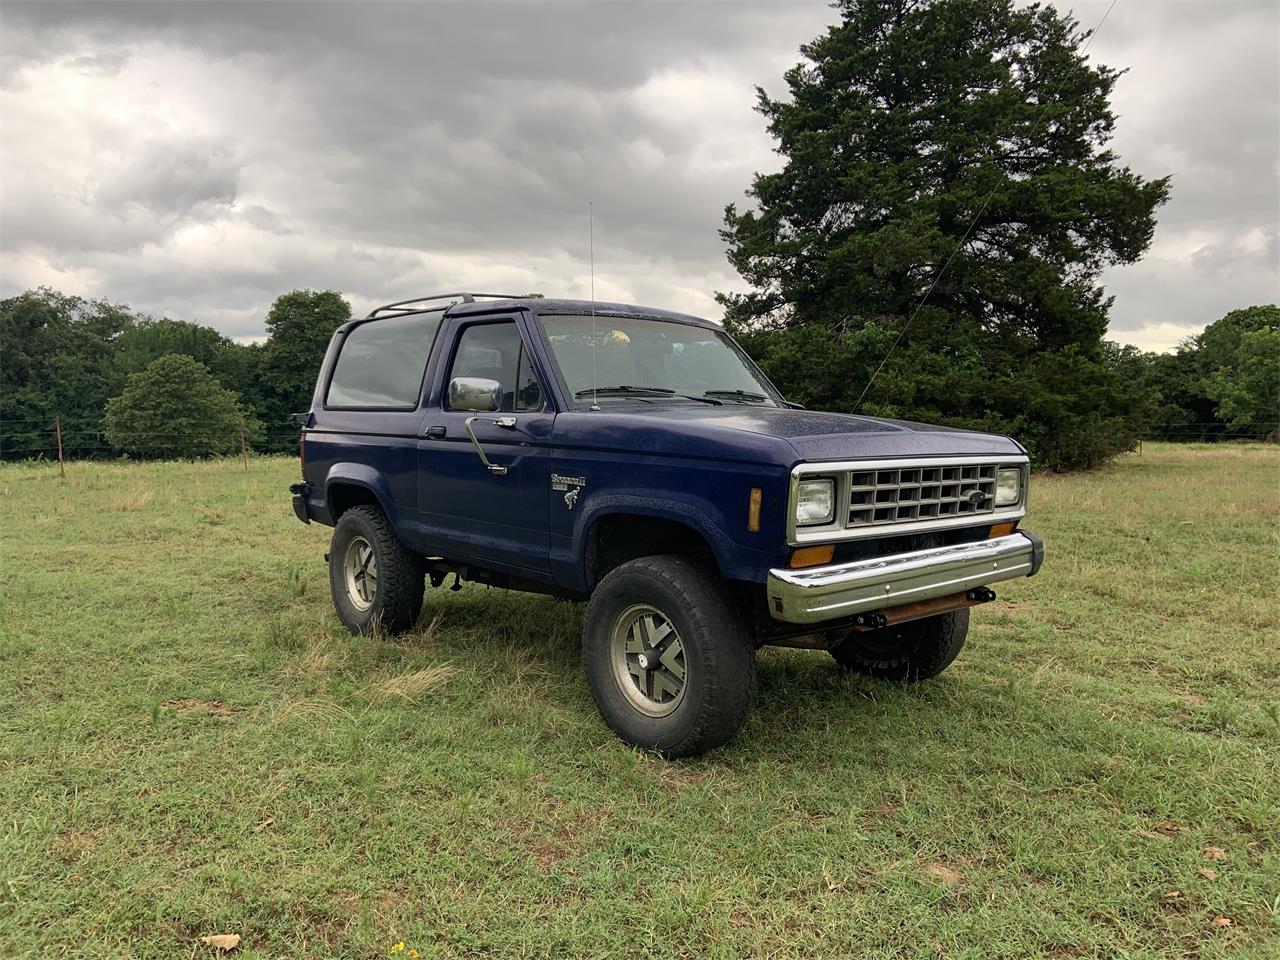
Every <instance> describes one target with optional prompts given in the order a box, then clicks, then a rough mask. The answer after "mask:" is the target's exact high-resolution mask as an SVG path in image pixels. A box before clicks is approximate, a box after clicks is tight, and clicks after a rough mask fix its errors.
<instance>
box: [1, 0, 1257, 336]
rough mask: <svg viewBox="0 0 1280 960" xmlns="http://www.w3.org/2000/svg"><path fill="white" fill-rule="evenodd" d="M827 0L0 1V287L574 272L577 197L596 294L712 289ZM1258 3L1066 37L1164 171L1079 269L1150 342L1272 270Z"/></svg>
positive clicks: (189, 291)
mask: <svg viewBox="0 0 1280 960" xmlns="http://www.w3.org/2000/svg"><path fill="white" fill-rule="evenodd" d="M1105 9H1106V6H1105V2H1104V0H1083V2H1081V3H1080V4H1078V5H1077V14H1078V16H1079V18H1080V19H1081V21H1082V22H1084V23H1086V24H1091V23H1095V22H1096V21H1097V19H1098V18H1099V17H1100V16H1101V15H1102V12H1103V11H1104V10H1105ZM834 16H835V14H834V13H833V12H832V11H831V10H829V9H827V8H826V6H825V5H824V4H822V3H821V2H817V0H815V2H799V0H798V2H794V3H785V4H779V3H748V4H742V3H712V2H701V3H630V4H618V3H595V4H586V3H568V4H560V3H508V4H489V3H466V4H440V3H432V4H405V3H392V4H366V3H361V4H346V3H326V4H302V3H270V4H241V3H212V4H208V3H167V4H151V3H143V4H122V3H110V4H83V5H69V4H61V3H59V4H32V5H24V4H16V3H6V4H5V6H4V9H3V30H2V31H0V111H2V112H3V118H4V137H5V146H6V149H5V152H4V158H3V160H2V161H0V173H2V174H3V177H4V182H5V184H6V189H5V191H4V199H3V208H2V209H0V254H2V255H3V257H4V264H5V267H4V271H3V279H2V280H0V292H3V293H10V292H13V291H14V290H17V289H21V288H24V287H26V286H31V285H35V284H37V283H50V284H51V285H55V286H61V287H63V288H65V289H68V290H74V291H76V292H83V293H88V294H91V295H102V296H108V297H111V298H114V299H119V300H123V301H126V302H129V303H131V304H133V305H135V306H137V307H139V308H141V309H146V310H149V311H152V312H169V313H170V314H172V315H175V316H182V317H197V318H199V319H201V320H202V321H204V322H208V323H212V324H213V325H215V326H217V327H219V328H220V329H222V330H224V331H225V332H227V333H229V334H231V335H235V336H253V335H256V334H260V333H261V331H262V318H263V316H264V315H265V312H266V308H267V307H268V306H269V304H270V301H271V299H272V298H273V297H274V296H275V295H277V294H278V293H280V292H283V291H284V290H288V289H291V288H293V287H296V286H310V287H334V288H338V289H341V290H343V291H344V292H345V293H347V294H348V296H350V297H351V298H352V299H353V301H354V302H355V304H356V306H357V308H361V307H364V306H368V305H369V304H370V303H372V302H375V301H381V300H391V299H397V298H399V297H402V296H411V295H414V294H420V293H422V292H428V291H430V290H432V289H436V288H454V287H457V286H459V285H471V286H478V287H483V288H491V287H502V286H506V287H508V288H509V289H512V290H516V291H524V290H528V289H541V290H545V291H546V292H548V293H552V294H568V295H573V294H582V293H585V291H586V281H587V269H586V262H585V260H586V217H585V213H586V204H587V201H588V200H592V201H593V203H594V207H595V216H596V266H597V269H596V290H597V294H598V295H600V296H602V297H616V298H621V299H633V300H639V301H645V302H652V303H655V304H658V305H663V306H669V307H675V308H677V309H687V310H692V311H693V312H701V313H703V314H709V315H712V316H715V315H717V308H716V307H715V305H714V303H713V302H712V301H711V298H710V294H711V292H712V291H713V290H714V289H726V288H735V287H737V286H738V285H739V284H738V280H737V278H736V276H735V275H734V274H733V272H732V270H731V269H730V268H729V267H728V265H727V263H726V261H725V259H724V248H723V244H722V242H721V241H720V239H719V238H718V236H717V229H718V227H719V225H720V214H721V211H722V209H723V207H724V205H725V204H726V203H728V202H732V201H740V200H741V199H742V193H743V190H744V189H745V188H746V186H747V185H748V183H749V182H750V177H751V174H752V172H753V171H755V170H759V169H764V168H770V167H773V166H775V165H776V164H777V162H778V161H777V158H776V157H775V156H774V155H773V154H772V153H771V152H770V151H771V142H770V141H769V139H768V138H767V136H766V135H765V133H764V129H763V122H762V120H761V118H760V117H759V116H758V115H756V114H754V113H753V111H752V106H753V102H754V95H753V89H752V87H753V84H756V83H762V84H763V85H765V86H766V87H767V88H769V89H770V90H771V91H774V92H781V91H782V89H783V84H782V81H781V74H782V71H783V70H784V69H785V68H786V67H788V66H790V65H792V64H793V63H794V62H795V61H796V59H797V47H798V45H799V44H800V43H802V42H804V41H805V40H808V39H810V38H812V37H813V36H814V35H816V34H817V33H818V32H819V31H820V30H821V29H822V27H823V25H824V24H826V23H829V22H831V21H832V20H833V19H834ZM1277 25H1278V22H1277V14H1276V12H1275V10H1274V8H1273V7H1272V6H1271V5H1270V4H1267V3H1228V4H1222V3H1209V2H1204V3H1173V4H1163V5H1156V4H1152V3H1140V2H1130V3H1121V4H1120V5H1119V6H1118V7H1117V8H1116V10H1115V11H1114V12H1113V13H1112V14H1111V17H1110V19H1109V20H1108V22H1107V24H1106V25H1105V27H1104V29H1103V31H1102V32H1101V33H1100V34H1099V36H1098V38H1097V40H1096V42H1095V44H1094V47H1093V49H1092V51H1091V53H1092V54H1093V55H1094V56H1096V57H1097V58H1098V59H1100V60H1101V61H1102V62H1106V63H1109V64H1113V65H1117V66H1126V65H1131V66H1132V67H1133V69H1132V71H1131V72H1130V73H1129V74H1128V75H1127V76H1126V77H1125V78H1124V79H1123V80H1122V81H1121V83H1120V88H1119V89H1118V91H1117V102H1116V106H1117V112H1118V113H1120V114H1121V120H1120V125H1119V131H1118V135H1117V141H1116V146H1117V150H1118V152H1119V153H1120V155H1121V157H1122V159H1123V160H1124V162H1126V163H1128V164H1129V165H1131V166H1132V167H1133V168H1134V169H1135V170H1137V171H1138V172H1140V173H1142V174H1144V175H1146V176H1160V175H1163V174H1165V173H1172V174H1173V175H1174V177H1175V180H1174V200H1173V201H1172V202H1171V203H1170V204H1169V205H1168V207H1167V208H1166V209H1165V210H1164V211H1163V213H1162V218H1161V226H1160V229H1159V230H1158V232H1157V244H1156V246H1155V248H1154V249H1153V251H1152V256H1151V258H1149V259H1148V260H1147V261H1145V262H1144V263H1142V264H1140V265H1139V266H1137V267H1131V268H1124V269H1120V270H1116V271H1112V272H1110V273H1109V274H1108V276H1107V277H1106V280H1107V283H1108V287H1109V290H1110V292H1112V293H1113V294H1115V296H1116V304H1115V308H1114V311H1113V315H1114V317H1113V331H1115V332H1116V335H1117V336H1120V337H1122V338H1125V337H1127V338H1129V339H1133V340H1135V341H1136V342H1143V338H1144V337H1146V338H1147V340H1148V341H1150V342H1149V343H1146V344H1144V345H1155V342H1154V340H1153V337H1154V336H1155V334H1152V333H1150V331H1151V330H1152V329H1153V327H1152V325H1153V324H1156V325H1159V324H1165V325H1168V324H1173V325H1174V326H1179V325H1181V326H1196V325H1203V324H1204V323H1206V322H1208V321H1209V320H1212V319H1214V318H1215V317H1216V316H1218V315H1220V314H1221V313H1223V312H1225V310H1226V309H1230V308H1231V307H1234V306H1238V305H1241V304H1243V303H1247V302H1254V301H1257V300H1261V299H1274V297H1275V292H1274V291H1275V285H1276V265H1275V243H1276V241H1275V223H1276V204H1277V201H1276V186H1275V183H1276V169H1275V164H1276V156H1277V151H1278V149H1280V148H1278V146H1277V134H1276V116H1277V114H1276V90H1277V82H1276V79H1277V78H1276V66H1275V64H1276V55H1275V54H1276V40H1275V36H1276V27H1277ZM1188 64H1194V69H1189V68H1188ZM1192 287H1194V289H1189V288H1192ZM1174 291H1176V292H1177V293H1176V295H1175V293H1174ZM1268 291H1270V292H1269V293H1268ZM1161 329H1162V330H1163V327H1162V328H1161ZM1144 331H1145V332H1144ZM1161 335H1162V336H1165V335H1167V331H1164V333H1162V334H1161ZM1166 338H1167V337H1166Z"/></svg>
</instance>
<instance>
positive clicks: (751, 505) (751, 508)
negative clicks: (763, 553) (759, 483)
mask: <svg viewBox="0 0 1280 960" xmlns="http://www.w3.org/2000/svg"><path fill="white" fill-rule="evenodd" d="M763 501H764V493H763V492H761V490H760V488H759V487H752V488H751V498H750V500H749V501H748V502H747V529H748V530H750V531H751V532H752V533H759V532H760V504H761V503H762V502H763Z"/></svg>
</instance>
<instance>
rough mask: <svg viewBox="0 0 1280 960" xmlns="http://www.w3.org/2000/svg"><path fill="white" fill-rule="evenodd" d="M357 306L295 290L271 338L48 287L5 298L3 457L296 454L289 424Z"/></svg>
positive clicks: (276, 317)
mask: <svg viewBox="0 0 1280 960" xmlns="http://www.w3.org/2000/svg"><path fill="white" fill-rule="evenodd" d="M350 317H351V306H350V304H348V303H347V301H346V300H345V299H343V297H342V296H341V295H340V294H338V293H336V292H334V291H312V290H294V291H292V292H290V293H286V294H284V295H283V296H280V297H278V298H277V299H276V301H275V303H274V304H272V306H271V310H270V311H269V312H268V314H267V318H266V329H267V339H266V341H265V342H263V343H261V344H241V343H237V342H235V341H234V340H231V339H229V338H227V337H225V336H223V335H222V334H220V333H218V331H216V330H214V329H213V328H212V327H208V326H204V325H202V324H199V323H195V322H192V321H187V320H172V319H169V318H167V317H150V316H146V315H145V314H140V313H135V312H134V311H132V310H131V309H130V308H129V307H128V306H126V305H123V304H114V303H108V302H106V301H104V300H91V299H86V298H84V297H78V296H74V295H69V294H64V293H60V292H58V291H56V290H50V289H48V288H41V289H38V290H30V291H27V292H26V293H23V294H21V295H20V296H16V297H10V298H8V299H5V300H0V457H3V458H4V459H8V460H12V459H24V458H29V457H40V456H46V457H47V456H51V455H52V454H53V453H54V451H55V450H56V442H57V441H56V435H55V433H56V427H57V425H58V424H60V425H61V433H62V445H63V450H64V452H65V454H66V456H68V457H73V458H80V457H95V456H118V455H120V454H128V455H130V456H139V457H199V456H209V455H216V454H223V453H231V452H234V451H237V450H239V449H240V443H241V436H242V433H241V431H243V436H244V440H245V442H246V444H247V445H248V447H249V448H250V449H253V450H255V451H258V452H280V451H286V450H293V449H296V448H297V441H298V430H297V427H295V426H294V425H293V424H292V422H291V421H290V419H289V418H290V414H292V413H296V412H299V411H303V410H306V409H308V408H309V407H310V404H311V392H312V389H313V387H314V386H315V378H316V372H317V371H318V369H319V367H320V363H321V361H322V360H323V358H324V352H325V348H326V347H327V346H328V344H329V338H330V337H331V336H332V334H333V331H334V329H336V328H337V327H338V326H339V325H340V324H342V323H344V322H346V321H347V320H348V319H350Z"/></svg>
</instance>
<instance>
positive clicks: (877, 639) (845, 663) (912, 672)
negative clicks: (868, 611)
mask: <svg viewBox="0 0 1280 960" xmlns="http://www.w3.org/2000/svg"><path fill="white" fill-rule="evenodd" d="M968 635H969V611H968V610H967V609H961V610H953V611H952V612H951V613H943V614H939V615H938V616H936V617H925V618H924V619H921V620H908V621H907V622H906V623H900V624H897V625H896V626H892V627H883V628H881V629H879V630H868V631H865V632H860V631H857V630H854V631H851V632H850V633H849V635H848V636H847V637H845V639H844V641H843V642H842V643H841V644H840V645H839V646H838V647H836V648H835V649H834V650H832V651H831V655H832V656H833V657H835V658H836V663H838V664H840V666H841V667H843V668H844V669H846V670H853V671H856V672H857V673H861V674H865V675H866V676H869V677H878V678H879V679H881V680H897V681H899V682H901V683H914V682H915V681H917V680H928V679H929V678H930V677H936V676H937V675H938V674H940V673H941V672H942V671H943V670H945V669H947V667H949V666H950V665H951V661H953V660H954V659H955V658H956V657H957V656H958V655H959V654H960V648H961V647H963V646H964V641H965V637H967V636H968Z"/></svg>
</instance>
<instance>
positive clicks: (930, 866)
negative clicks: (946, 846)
mask: <svg viewBox="0 0 1280 960" xmlns="http://www.w3.org/2000/svg"><path fill="white" fill-rule="evenodd" d="M920 870H921V872H922V873H923V874H924V875H925V876H926V877H929V878H930V879H931V880H937V881H939V882H941V883H942V885H943V886H946V887H959V886H961V885H963V884H964V876H963V875H962V874H961V873H960V871H959V870H957V869H955V867H952V866H948V865H947V864H945V863H943V862H941V861H940V860H932V861H930V862H928V863H924V864H921V865H920Z"/></svg>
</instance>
